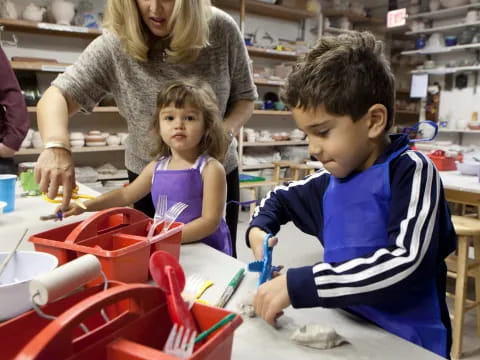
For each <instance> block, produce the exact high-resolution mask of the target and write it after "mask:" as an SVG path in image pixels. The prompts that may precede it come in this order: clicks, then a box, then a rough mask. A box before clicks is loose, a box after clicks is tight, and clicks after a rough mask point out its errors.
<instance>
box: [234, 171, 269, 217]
mask: <svg viewBox="0 0 480 360" xmlns="http://www.w3.org/2000/svg"><path fill="white" fill-rule="evenodd" d="M277 184H278V182H276V181H273V180H272V181H269V180H265V181H247V182H241V183H240V189H245V190H248V191H249V192H250V198H251V199H252V200H257V188H258V187H261V186H271V187H272V188H273V187H275V186H276V185H277ZM256 206H257V204H256V202H255V203H251V204H250V217H252V215H253V212H254V211H255V207H256Z"/></svg>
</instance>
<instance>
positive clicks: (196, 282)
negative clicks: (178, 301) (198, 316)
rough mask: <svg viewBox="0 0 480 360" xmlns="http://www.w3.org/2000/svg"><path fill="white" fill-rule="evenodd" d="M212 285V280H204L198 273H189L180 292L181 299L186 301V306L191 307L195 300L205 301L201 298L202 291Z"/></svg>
mask: <svg viewBox="0 0 480 360" xmlns="http://www.w3.org/2000/svg"><path fill="white" fill-rule="evenodd" d="M212 285H213V281H211V280H205V279H203V278H202V277H201V276H200V275H198V274H193V275H190V276H189V277H188V278H187V281H186V282H185V288H184V289H183V292H182V297H183V299H184V300H185V301H186V302H188V308H189V309H191V308H192V306H193V304H194V303H195V301H199V302H201V303H205V304H206V303H207V302H206V301H205V300H201V299H200V297H201V296H202V295H203V293H204V292H205V291H206V290H207V289H208V288H209V287H210V286H212Z"/></svg>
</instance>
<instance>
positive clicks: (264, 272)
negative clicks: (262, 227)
mask: <svg viewBox="0 0 480 360" xmlns="http://www.w3.org/2000/svg"><path fill="white" fill-rule="evenodd" d="M272 236H273V235H272V234H266V235H265V237H264V238H263V260H257V261H252V262H251V263H249V264H248V271H252V272H259V273H260V277H259V278H258V286H260V285H262V284H263V283H264V282H267V281H268V280H270V279H271V278H272V273H273V272H274V271H280V267H278V266H272V250H273V247H269V246H268V239H270V238H271V237H272Z"/></svg>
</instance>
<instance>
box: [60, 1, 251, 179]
mask: <svg viewBox="0 0 480 360" xmlns="http://www.w3.org/2000/svg"><path fill="white" fill-rule="evenodd" d="M213 14H214V16H213V18H212V20H211V23H210V39H209V42H210V46H208V47H207V48H204V49H203V50H202V51H201V52H200V55H199V57H198V58H197V59H196V60H195V61H194V62H192V63H190V64H167V63H165V62H163V61H162V53H163V48H162V46H161V43H160V42H159V43H158V44H156V45H154V46H152V50H151V51H150V57H149V61H148V62H140V61H138V60H136V59H134V58H133V57H131V56H130V55H128V54H126V53H125V52H124V51H123V49H122V46H121V43H120V41H119V39H118V38H117V37H116V36H115V35H114V34H112V33H111V32H108V31H104V32H103V34H102V35H101V36H99V37H98V38H96V39H95V40H94V41H93V42H92V43H90V45H89V46H88V47H87V48H86V49H85V50H84V51H83V52H82V54H81V55H80V57H79V58H78V60H77V61H76V62H75V64H74V65H72V66H70V67H68V68H67V70H66V71H65V73H63V74H61V75H59V76H58V77H57V78H56V79H55V80H54V81H53V83H52V84H53V85H54V86H56V87H58V88H59V89H60V90H62V91H63V92H64V93H65V94H67V95H69V96H70V97H72V98H73V99H74V100H75V101H76V102H77V103H78V104H79V105H80V107H81V109H82V110H83V111H86V112H90V111H92V109H93V107H94V106H95V105H96V104H97V103H98V102H99V101H100V100H101V99H102V98H103V97H104V96H105V95H107V94H111V95H112V96H113V97H114V99H115V102H116V104H117V106H118V109H119V112H120V115H122V116H123V117H124V118H125V119H126V120H127V125H128V132H129V136H128V138H127V144H126V151H125V165H126V167H127V169H129V170H131V171H133V172H134V173H137V174H139V173H140V172H141V171H142V169H143V168H144V167H145V166H146V165H147V164H148V163H149V162H150V161H151V160H152V156H151V151H152V148H153V145H154V141H155V139H154V137H153V136H151V133H150V130H151V124H152V121H154V114H155V105H156V95H157V93H158V91H159V90H160V89H161V88H162V86H163V85H164V84H165V82H166V81H168V80H172V79H177V78H180V77H185V76H198V77H200V78H202V79H203V80H205V81H207V82H208V83H210V84H211V86H212V87H213V89H214V91H215V93H216V95H217V99H218V104H219V108H220V112H221V114H222V115H225V113H226V111H227V109H228V106H229V104H231V103H233V102H235V101H238V100H255V99H256V97H257V91H256V88H255V85H254V83H253V79H252V76H251V73H250V70H249V66H248V53H247V50H246V48H245V45H244V42H243V39H242V35H241V33H240V31H239V29H238V27H237V24H236V23H235V21H234V20H233V19H232V18H231V17H230V16H229V15H228V14H226V13H225V12H223V11H221V10H219V9H217V8H213ZM232 145H233V144H232ZM224 165H225V170H226V172H227V173H229V172H230V171H232V170H233V169H234V168H235V167H237V155H236V149H235V146H230V148H229V151H228V153H227V156H226V159H225V163H224Z"/></svg>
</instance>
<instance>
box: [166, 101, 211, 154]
mask: <svg viewBox="0 0 480 360" xmlns="http://www.w3.org/2000/svg"><path fill="white" fill-rule="evenodd" d="M159 121H160V136H161V137H162V140H163V141H164V142H165V144H167V145H168V147H169V148H170V150H171V151H172V154H175V153H177V154H182V155H187V156H188V155H192V156H194V157H196V156H198V155H199V151H200V142H201V140H202V138H203V136H204V135H205V120H204V118H203V113H202V111H200V110H199V109H198V108H196V107H193V106H190V105H188V104H187V105H185V107H183V108H176V107H175V105H174V104H170V105H168V106H165V107H164V108H163V109H161V110H160V113H159Z"/></svg>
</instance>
